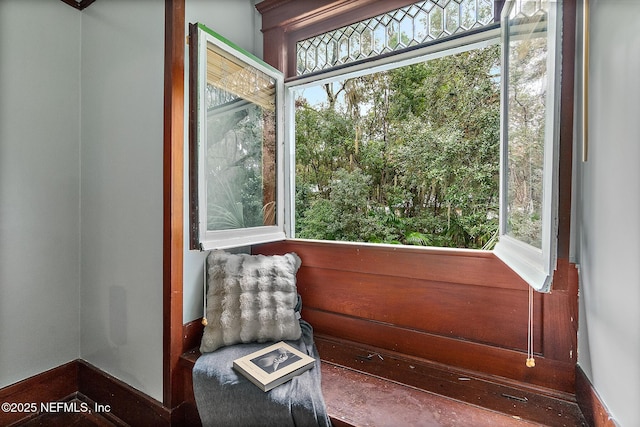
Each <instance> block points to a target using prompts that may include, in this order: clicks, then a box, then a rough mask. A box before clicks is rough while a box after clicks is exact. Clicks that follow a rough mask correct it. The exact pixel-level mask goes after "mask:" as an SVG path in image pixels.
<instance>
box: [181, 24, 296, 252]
mask: <svg viewBox="0 0 640 427" xmlns="http://www.w3.org/2000/svg"><path fill="white" fill-rule="evenodd" d="M208 44H213V45H214V46H216V47H217V48H219V49H221V50H223V51H224V52H225V53H228V54H229V55H232V56H234V57H237V58H238V59H240V60H241V61H243V62H244V63H246V64H247V65H249V66H251V67H254V68H255V69H257V70H259V71H261V72H263V73H264V74H266V75H268V76H270V77H271V78H273V79H274V80H275V89H276V102H275V108H276V111H275V116H276V119H275V122H276V136H275V138H276V142H275V145H276V150H275V151H276V152H275V166H276V171H275V176H276V209H275V225H265V226H256V227H247V228H236V229H225V230H208V229H207V226H206V224H207V189H206V183H207V180H206V178H205V173H206V154H207V144H206V143H205V142H204V141H206V140H207V137H206V135H207V126H206V123H207V109H206V107H205V102H206V101H205V98H206V97H205V90H206V83H205V84H202V82H206V72H207V63H206V62H207V61H206V57H207V45H208ZM203 58H204V60H202V59H203ZM189 66H190V68H191V72H190V73H189V77H190V80H189V91H190V93H189V116H190V119H189V152H190V157H189V198H190V203H189V207H190V212H189V213H190V227H189V230H190V246H191V249H198V250H201V251H203V250H212V249H229V248H234V247H241V246H247V245H253V244H259V243H267V242H273V241H278V240H284V239H285V237H286V235H285V231H284V229H285V217H284V205H285V197H284V194H285V183H284V181H285V175H284V163H285V162H284V151H285V150H284V120H283V117H284V110H283V105H284V104H283V102H282V101H281V99H280V97H281V94H283V93H284V75H283V74H282V72H280V71H279V70H277V69H276V68H274V67H272V66H271V65H269V64H267V63H266V62H264V61H262V60H261V59H259V58H258V57H256V56H254V55H252V54H251V53H249V52H247V51H245V50H243V49H242V48H240V47H238V46H237V45H235V44H234V43H232V42H231V41H229V40H228V39H226V38H224V37H223V36H221V35H220V34H218V33H216V32H215V31H213V30H211V29H210V28H208V27H206V26H205V25H203V24H201V23H194V24H190V25H189ZM194 70H195V72H194Z"/></svg>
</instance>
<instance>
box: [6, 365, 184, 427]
mask: <svg viewBox="0 0 640 427" xmlns="http://www.w3.org/2000/svg"><path fill="white" fill-rule="evenodd" d="M74 398H78V399H79V400H80V401H84V402H87V401H89V402H93V403H96V404H99V405H103V407H106V406H108V411H105V412H104V413H102V414H100V415H102V416H103V417H104V418H106V419H108V420H111V421H112V422H113V423H114V425H122V424H123V423H126V425H134V426H135V425H140V426H142V425H153V426H159V427H161V426H169V425H171V415H172V414H171V411H170V410H169V408H165V407H163V406H162V404H161V403H160V402H158V401H156V400H155V399H152V398H151V397H149V396H147V395H146V394H144V393H142V392H140V391H138V390H136V389H134V388H133V387H131V386H130V385H128V384H126V383H124V382H123V381H121V380H119V379H117V378H115V377H113V376H111V375H109V374H107V373H105V372H103V371H102V370H100V369H98V368H96V367H95V366H93V365H91V364H90V363H88V362H86V361H84V360H74V361H72V362H69V363H66V364H64V365H62V366H59V367H57V368H53V369H51V370H48V371H45V372H42V373H40V374H37V375H34V376H33V377H30V378H27V379H25V380H23V381H20V382H18V383H15V384H13V385H10V386H7V387H5V388H3V389H0V402H2V403H5V402H7V403H9V404H11V403H15V404H25V403H32V404H36V405H37V412H31V411H24V410H22V411H16V412H6V411H1V412H0V425H2V426H8V425H13V424H16V423H22V422H24V421H26V420H28V419H30V418H33V417H35V416H37V415H39V413H38V412H39V411H40V409H41V408H40V404H41V403H49V402H63V401H69V400H72V399H74ZM91 406H92V407H93V404H92V405H91Z"/></svg>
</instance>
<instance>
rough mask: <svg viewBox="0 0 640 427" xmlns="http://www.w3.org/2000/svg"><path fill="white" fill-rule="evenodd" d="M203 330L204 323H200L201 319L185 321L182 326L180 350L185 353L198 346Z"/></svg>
mask: <svg viewBox="0 0 640 427" xmlns="http://www.w3.org/2000/svg"><path fill="white" fill-rule="evenodd" d="M203 332H204V325H203V324H202V319H196V320H192V321H191V322H188V323H185V324H184V325H183V326H182V352H183V353H186V352H187V351H189V350H191V349H194V348H199V347H200V341H201V340H202V333H203Z"/></svg>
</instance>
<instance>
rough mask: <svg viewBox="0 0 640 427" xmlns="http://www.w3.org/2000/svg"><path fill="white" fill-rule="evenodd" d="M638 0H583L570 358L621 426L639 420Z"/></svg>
mask: <svg viewBox="0 0 640 427" xmlns="http://www.w3.org/2000/svg"><path fill="white" fill-rule="evenodd" d="M638 23H640V2H637V1H636V0H591V33H590V34H591V40H590V41H591V63H590V76H589V77H590V94H589V97H590V98H589V104H590V121H589V132H590V135H589V157H588V161H587V162H586V163H578V166H579V167H581V172H580V175H581V177H580V178H581V179H580V182H579V190H578V200H579V205H578V216H579V218H578V237H579V241H580V249H579V263H580V325H579V334H578V345H579V347H578V361H579V365H580V366H581V367H582V369H583V370H584V371H585V373H586V374H587V376H588V377H589V379H590V380H591V382H592V384H593V385H594V387H595V389H596V390H597V392H598V394H599V395H600V398H601V399H602V400H603V402H604V403H605V405H606V406H607V408H608V410H609V411H610V413H611V414H612V416H613V418H614V419H615V420H616V421H617V422H618V423H619V424H620V425H621V426H629V427H632V426H637V425H638V423H639V422H640V405H639V402H640V363H639V362H640V167H639V162H640V96H639V95H640V80H639V78H638V76H640V32H639V31H638Z"/></svg>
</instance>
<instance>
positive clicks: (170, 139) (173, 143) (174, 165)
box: [163, 0, 185, 408]
mask: <svg viewBox="0 0 640 427" xmlns="http://www.w3.org/2000/svg"><path fill="white" fill-rule="evenodd" d="M184 45H185V0H165V73H164V75H165V83H164V142H163V144H164V177H163V194H164V204H163V216H164V220H163V236H164V238H163V241H164V243H163V265H164V270H163V319H164V321H163V355H164V361H163V383H164V391H163V401H164V405H165V406H167V407H169V408H173V407H174V406H177V405H178V404H179V403H180V402H179V395H180V388H181V381H180V378H178V369H177V366H178V361H179V359H180V354H181V353H182V311H183V307H182V299H183V297H182V273H183V255H184V231H183V228H184V213H183V197H184V194H183V193H184V191H183V185H184V170H183V169H184V101H185V99H184V96H185V95H184V54H185V46H184Z"/></svg>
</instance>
